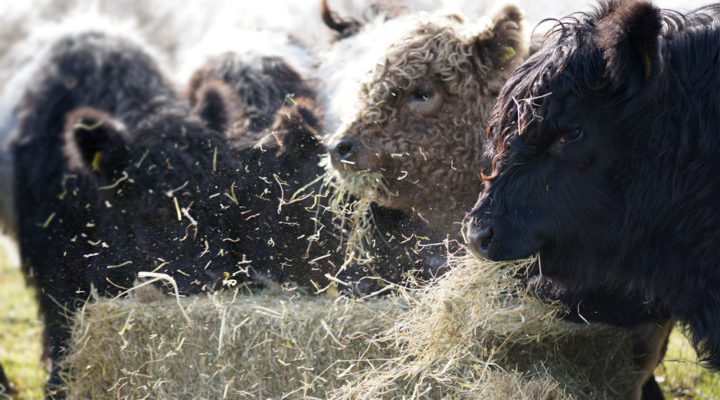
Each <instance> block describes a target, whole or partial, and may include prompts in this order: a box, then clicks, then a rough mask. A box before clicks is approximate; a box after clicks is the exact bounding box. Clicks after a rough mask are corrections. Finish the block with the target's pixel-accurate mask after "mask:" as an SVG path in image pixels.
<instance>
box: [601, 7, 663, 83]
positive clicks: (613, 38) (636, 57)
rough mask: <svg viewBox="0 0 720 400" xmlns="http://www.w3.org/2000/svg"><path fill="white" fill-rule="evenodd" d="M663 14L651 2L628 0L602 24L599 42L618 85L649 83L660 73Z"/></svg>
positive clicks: (604, 19) (610, 74) (611, 75)
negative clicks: (634, 82)
mask: <svg viewBox="0 0 720 400" xmlns="http://www.w3.org/2000/svg"><path fill="white" fill-rule="evenodd" d="M661 30H662V13H661V11H660V9H658V8H657V7H655V6H653V5H652V4H651V3H648V2H644V1H629V2H626V3H620V4H619V5H618V6H617V8H616V9H614V10H612V12H611V13H610V14H609V15H608V16H606V17H605V18H603V20H602V21H601V22H600V23H599V32H598V33H599V39H598V40H599V45H600V48H601V49H602V51H603V56H604V57H605V61H606V65H607V72H608V74H609V76H610V79H611V80H612V82H613V85H614V86H615V87H618V86H621V85H624V84H627V83H630V82H631V81H636V82H646V81H648V80H649V79H651V78H652V77H653V76H657V75H658V74H659V73H660V72H661V69H660V65H661V58H662V57H661V55H660V40H659V39H660V33H661Z"/></svg>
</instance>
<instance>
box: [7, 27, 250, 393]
mask: <svg viewBox="0 0 720 400" xmlns="http://www.w3.org/2000/svg"><path fill="white" fill-rule="evenodd" d="M38 57H42V62H39V63H38V65H39V69H38V70H36V71H35V72H34V75H33V80H31V81H30V82H29V83H28V87H27V89H26V91H25V94H24V96H23V97H22V99H21V100H20V103H19V104H18V106H17V110H16V113H17V118H18V122H19V129H18V132H17V135H16V136H15V137H14V138H13V141H12V143H11V149H12V153H13V158H14V162H15V164H14V171H15V179H14V182H15V188H14V193H15V204H16V211H17V221H18V240H19V246H20V256H21V262H22V270H23V271H24V273H25V275H26V276H27V278H28V280H29V281H30V282H31V283H33V284H34V285H35V286H36V287H37V290H38V299H39V305H40V307H39V309H40V314H41V316H42V318H43V321H44V323H45V341H46V342H45V351H46V356H48V357H49V358H50V360H51V361H52V362H53V370H52V374H51V376H50V380H49V383H48V390H49V391H50V392H51V393H52V392H53V391H55V390H57V389H58V388H59V387H60V384H61V378H60V374H59V372H60V369H59V366H58V361H59V360H60V359H61V358H62V356H63V354H64V353H65V351H66V344H67V339H68V337H69V325H68V324H69V323H68V320H67V315H68V314H72V312H73V311H75V310H76V309H77V308H78V307H79V306H80V305H81V304H82V302H84V301H85V300H87V299H88V298H89V297H90V296H91V292H96V293H98V294H99V295H101V296H108V295H116V294H119V293H122V292H124V291H125V290H127V289H128V288H130V287H131V286H132V285H133V282H134V281H135V279H136V278H137V275H138V272H140V271H153V272H156V273H165V274H168V275H169V276H170V277H171V278H173V279H174V282H175V284H176V285H177V287H178V288H179V290H180V291H181V292H182V293H197V292H200V291H203V290H210V289H212V288H214V287H216V286H222V284H223V282H225V281H228V280H230V277H232V279H233V280H235V281H237V280H241V279H243V278H242V276H243V275H242V273H241V271H242V270H243V268H244V267H245V265H244V264H243V262H242V260H241V259H239V258H233V255H232V254H231V253H230V252H229V251H228V243H231V241H233V240H243V234H244V233H243V232H241V231H238V230H237V229H235V227H234V225H233V223H232V221H233V220H235V219H237V218H240V215H241V212H242V210H241V209H240V208H239V207H238V206H237V204H236V199H235V197H236V196H237V192H236V190H238V188H236V183H235V181H234V177H235V176H236V175H237V174H238V171H239V170H240V166H239V165H237V164H236V163H234V162H233V158H232V157H231V156H230V153H229V147H228V144H227V141H226V140H225V138H224V137H223V136H222V135H221V134H220V133H219V132H216V131H213V130H211V129H208V128H207V127H206V124H205V123H204V122H203V121H201V119H200V118H199V117H197V116H194V115H193V114H192V112H191V108H190V107H189V105H188V104H187V103H186V102H185V101H184V100H183V99H182V98H181V97H180V96H179V95H178V94H177V93H175V92H174V90H173V88H172V87H171V86H170V85H169V84H168V82H167V80H166V79H165V77H164V75H163V74H162V73H161V71H160V70H159V67H158V66H157V64H156V63H155V61H154V60H153V58H152V57H150V56H149V55H148V53H147V52H146V51H145V50H144V49H143V48H142V47H141V46H140V45H138V44H136V43H135V42H133V41H131V40H128V39H126V38H124V37H119V36H115V35H111V34H106V33H101V32H82V33H71V34H66V35H64V36H61V37H59V38H57V39H55V40H54V41H53V42H51V44H49V45H48V47H47V52H46V53H45V54H39V55H38ZM233 213H234V214H233ZM56 395H57V396H62V393H56Z"/></svg>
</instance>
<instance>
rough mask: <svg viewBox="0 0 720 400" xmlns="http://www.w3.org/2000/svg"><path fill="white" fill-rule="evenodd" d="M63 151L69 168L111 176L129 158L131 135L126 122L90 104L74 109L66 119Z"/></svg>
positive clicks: (123, 165) (120, 168) (121, 167)
mask: <svg viewBox="0 0 720 400" xmlns="http://www.w3.org/2000/svg"><path fill="white" fill-rule="evenodd" d="M64 139H65V144H64V146H63V153H64V154H65V158H66V159H67V163H68V167H69V168H70V169H73V170H76V171H83V172H87V173H92V174H96V175H101V176H105V177H107V178H111V177H113V176H115V175H116V174H117V173H118V171H120V170H122V169H123V168H124V167H125V165H126V163H127V160H128V156H129V150H128V143H129V142H130V135H129V134H128V132H127V130H126V129H125V126H124V125H123V124H122V122H120V121H118V120H117V119H115V118H113V117H112V116H111V115H109V114H107V113H105V112H103V111H100V110H97V109H93V108H88V107H82V108H78V109H75V110H73V111H72V112H70V113H69V114H68V115H67V117H66V119H65V131H64Z"/></svg>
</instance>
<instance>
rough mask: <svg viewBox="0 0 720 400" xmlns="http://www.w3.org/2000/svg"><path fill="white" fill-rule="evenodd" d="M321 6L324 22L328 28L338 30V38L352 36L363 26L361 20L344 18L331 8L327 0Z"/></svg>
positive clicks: (323, 0)
mask: <svg viewBox="0 0 720 400" xmlns="http://www.w3.org/2000/svg"><path fill="white" fill-rule="evenodd" d="M320 7H321V8H320V12H321V13H322V20H323V22H324V23H325V25H327V27H328V28H330V29H332V30H334V31H335V32H337V35H338V39H344V38H346V37H349V36H352V35H354V34H355V33H357V32H358V31H359V30H360V28H362V24H361V23H360V22H359V21H357V20H355V19H352V18H348V19H344V18H342V17H340V16H339V15H338V14H337V13H336V12H335V11H333V10H331V9H330V7H329V6H328V3H327V0H322V4H321V6H320Z"/></svg>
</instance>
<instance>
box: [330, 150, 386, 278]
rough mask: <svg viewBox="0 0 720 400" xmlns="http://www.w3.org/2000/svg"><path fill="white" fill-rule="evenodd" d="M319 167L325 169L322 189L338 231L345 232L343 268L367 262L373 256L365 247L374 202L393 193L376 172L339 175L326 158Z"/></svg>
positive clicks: (370, 229)
mask: <svg viewBox="0 0 720 400" xmlns="http://www.w3.org/2000/svg"><path fill="white" fill-rule="evenodd" d="M321 165H322V166H324V167H325V168H326V170H327V174H326V175H325V178H324V180H323V186H324V187H325V188H327V190H328V191H329V201H328V205H329V207H330V210H331V211H332V212H333V214H334V215H335V218H336V222H337V223H338V225H339V226H340V227H341V229H342V230H343V231H344V232H346V233H347V237H346V240H345V265H347V264H348V263H350V262H369V261H371V260H372V256H371V255H370V254H369V253H368V251H367V248H366V246H367V245H369V244H370V241H371V240H372V239H371V233H372V231H373V226H374V225H373V221H372V212H371V210H370V206H371V204H372V203H373V201H376V200H380V199H383V198H386V197H390V196H391V195H392V194H391V192H390V189H389V188H388V186H387V184H386V183H385V178H384V177H383V176H382V174H380V173H379V172H375V171H345V172H344V173H342V174H341V173H340V172H339V171H337V170H336V169H334V168H333V167H332V165H331V163H330V158H329V157H326V158H324V159H323V160H322V161H321Z"/></svg>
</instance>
